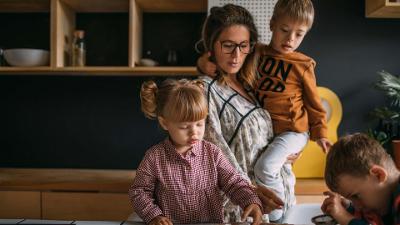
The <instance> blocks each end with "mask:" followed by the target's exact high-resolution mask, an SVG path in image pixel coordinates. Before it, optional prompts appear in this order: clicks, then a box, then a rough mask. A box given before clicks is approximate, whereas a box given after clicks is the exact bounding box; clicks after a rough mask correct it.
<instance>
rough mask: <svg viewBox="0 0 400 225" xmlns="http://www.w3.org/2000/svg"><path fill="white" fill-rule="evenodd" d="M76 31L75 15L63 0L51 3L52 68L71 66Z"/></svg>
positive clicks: (53, 0) (54, 0) (55, 0)
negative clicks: (73, 39)
mask: <svg viewBox="0 0 400 225" xmlns="http://www.w3.org/2000/svg"><path fill="white" fill-rule="evenodd" d="M74 30H75V13H74V12H73V11H72V9H71V8H70V7H69V6H68V5H66V4H65V3H63V2H62V1H61V0H52V1H51V50H52V51H51V58H50V65H51V66H52V67H63V66H66V64H69V58H70V56H69V55H68V54H67V53H66V51H67V52H68V53H69V54H70V53H71V49H70V48H71V43H72V32H73V31H74Z"/></svg>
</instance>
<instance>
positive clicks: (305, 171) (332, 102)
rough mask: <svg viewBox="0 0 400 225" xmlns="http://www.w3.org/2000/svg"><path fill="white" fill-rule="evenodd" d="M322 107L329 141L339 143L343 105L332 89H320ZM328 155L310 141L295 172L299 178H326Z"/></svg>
mask: <svg viewBox="0 0 400 225" xmlns="http://www.w3.org/2000/svg"><path fill="white" fill-rule="evenodd" d="M318 93H319V95H320V96H321V101H322V105H323V106H324V109H325V111H326V116H327V122H328V124H327V125H328V139H329V140H330V141H331V142H332V143H335V142H336V141H337V138H338V136H337V128H338V126H339V123H340V120H341V119H342V113H343V112H342V104H341V103H340V100H339V98H338V97H337V95H336V94H335V93H334V92H332V91H331V90H330V89H328V88H325V87H318ZM325 158H326V155H325V154H324V153H323V152H322V149H321V148H320V147H319V146H318V145H317V143H315V142H313V141H309V142H308V143H307V145H306V147H305V148H304V151H303V153H302V155H301V157H300V158H299V159H298V160H297V161H296V162H295V164H294V166H293V171H294V173H295V175H296V177H297V178H321V177H324V169H325Z"/></svg>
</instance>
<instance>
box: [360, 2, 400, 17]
mask: <svg viewBox="0 0 400 225" xmlns="http://www.w3.org/2000/svg"><path fill="white" fill-rule="evenodd" d="M365 16H366V17H368V18H400V3H399V2H390V1H389V0H365Z"/></svg>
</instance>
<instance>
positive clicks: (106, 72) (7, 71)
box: [0, 66, 199, 76]
mask: <svg viewBox="0 0 400 225" xmlns="http://www.w3.org/2000/svg"><path fill="white" fill-rule="evenodd" d="M2 74H3V75H63V76H64V75H78V76H85V75H98V76H143V75H155V76H170V75H174V76H198V75H199V74H198V73H197V71H196V67H192V66H183V67H167V66H165V67H162V66H157V67H142V66H137V67H134V68H132V67H95V66H86V67H59V68H50V67H0V75H2Z"/></svg>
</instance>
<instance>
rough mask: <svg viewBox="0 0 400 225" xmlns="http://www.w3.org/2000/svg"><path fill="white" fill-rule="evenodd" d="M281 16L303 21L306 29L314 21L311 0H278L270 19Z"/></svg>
mask: <svg viewBox="0 0 400 225" xmlns="http://www.w3.org/2000/svg"><path fill="white" fill-rule="evenodd" d="M281 16H289V18H291V19H293V20H295V21H299V22H301V23H305V24H307V26H308V29H310V28H311V27H312V24H313V22H314V6H313V3H312V1H311V0H278V2H277V3H276V5H275V8H274V12H273V15H272V19H271V20H279V17H281Z"/></svg>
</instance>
